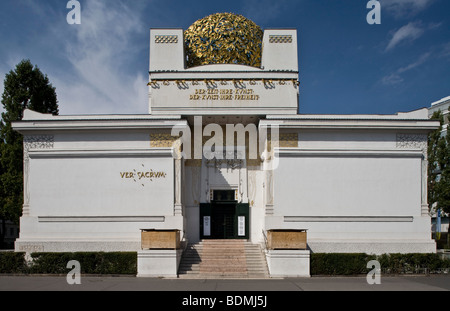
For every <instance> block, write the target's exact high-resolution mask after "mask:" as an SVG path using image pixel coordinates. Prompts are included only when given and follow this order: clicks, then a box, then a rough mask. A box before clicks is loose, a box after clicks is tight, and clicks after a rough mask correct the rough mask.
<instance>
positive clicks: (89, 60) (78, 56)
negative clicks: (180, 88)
mask: <svg viewBox="0 0 450 311" xmlns="http://www.w3.org/2000/svg"><path fill="white" fill-rule="evenodd" d="M71 27H74V29H76V33H75V34H74V35H72V36H70V37H65V38H64V39H63V40H65V49H66V50H65V52H66V55H67V59H68V62H69V63H70V64H71V66H72V68H71V69H72V70H73V75H72V76H69V75H65V76H61V75H59V76H56V77H55V76H54V78H53V84H54V86H55V87H56V90H57V94H58V101H59V108H60V113H61V114H85V113H89V114H91V113H102V114H103V113H106V114H111V113H146V112H147V111H148V108H147V81H148V78H147V77H144V74H142V73H137V72H130V71H129V68H128V67H129V66H130V63H132V62H133V61H134V59H133V57H136V54H137V50H138V49H139V48H138V47H137V46H135V45H134V43H133V42H132V38H133V37H134V36H135V35H136V34H139V33H141V32H142V31H147V28H146V27H145V26H144V25H143V23H142V22H141V20H140V18H139V14H137V13H136V11H134V10H132V9H131V8H130V7H128V6H127V5H125V4H124V3H119V4H117V2H116V3H111V2H106V1H86V2H84V3H83V7H82V12H81V25H72V26H71ZM55 31H56V32H57V31H58V30H55ZM60 36H61V35H60ZM146 71H147V70H146V68H144V69H143V70H142V72H143V73H145V72H146Z"/></svg>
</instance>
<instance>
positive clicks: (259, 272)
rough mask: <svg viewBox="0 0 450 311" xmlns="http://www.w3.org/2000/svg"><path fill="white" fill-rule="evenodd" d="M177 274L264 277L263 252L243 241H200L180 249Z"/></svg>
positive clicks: (265, 266)
mask: <svg viewBox="0 0 450 311" xmlns="http://www.w3.org/2000/svg"><path fill="white" fill-rule="evenodd" d="M179 277H186V278H249V277H251V278H255V277H256V278H267V277H268V269H267V262H266V259H265V254H264V253H263V252H262V250H261V247H260V245H258V244H252V243H251V242H249V241H246V240H227V239H219V240H202V241H200V242H199V243H196V244H189V245H188V246H187V248H186V250H185V251H184V253H183V255H182V258H181V262H180V266H179Z"/></svg>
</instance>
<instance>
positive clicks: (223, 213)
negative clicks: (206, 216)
mask: <svg viewBox="0 0 450 311" xmlns="http://www.w3.org/2000/svg"><path fill="white" fill-rule="evenodd" d="M211 208H212V210H211V212H212V215H211V231H212V236H213V238H214V239H234V238H235V237H236V236H235V228H234V227H235V218H236V203H234V202H220V201H218V202H213V203H212V206H211Z"/></svg>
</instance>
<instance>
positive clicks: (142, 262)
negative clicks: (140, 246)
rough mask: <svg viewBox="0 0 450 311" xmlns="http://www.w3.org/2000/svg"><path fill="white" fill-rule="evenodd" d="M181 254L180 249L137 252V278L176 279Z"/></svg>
mask: <svg viewBox="0 0 450 311" xmlns="http://www.w3.org/2000/svg"><path fill="white" fill-rule="evenodd" d="M182 253H183V250H182V249H175V250H165V249H164V250H156V249H155V250H141V251H138V255H137V277H153V278H157V277H177V276H178V267H179V265H180V260H181V255H182Z"/></svg>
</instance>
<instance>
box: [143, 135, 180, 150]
mask: <svg viewBox="0 0 450 311" xmlns="http://www.w3.org/2000/svg"><path fill="white" fill-rule="evenodd" d="M177 140H178V137H176V136H172V135H170V134H165V133H154V134H150V148H170V147H173V146H174V143H175V142H176V141H177Z"/></svg>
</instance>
